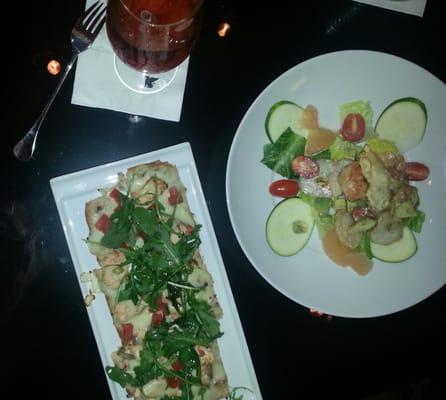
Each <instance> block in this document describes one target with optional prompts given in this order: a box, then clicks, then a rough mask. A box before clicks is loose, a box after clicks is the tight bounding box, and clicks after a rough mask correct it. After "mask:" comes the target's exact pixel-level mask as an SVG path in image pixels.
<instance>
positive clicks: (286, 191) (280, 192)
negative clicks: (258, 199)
mask: <svg viewBox="0 0 446 400" xmlns="http://www.w3.org/2000/svg"><path fill="white" fill-rule="evenodd" d="M299 190H300V187H299V184H298V183H297V181H293V180H292V179H279V180H278V181H274V182H273V183H271V185H269V192H270V193H271V194H272V195H273V196H278V197H294V196H296V195H297V194H298V193H299Z"/></svg>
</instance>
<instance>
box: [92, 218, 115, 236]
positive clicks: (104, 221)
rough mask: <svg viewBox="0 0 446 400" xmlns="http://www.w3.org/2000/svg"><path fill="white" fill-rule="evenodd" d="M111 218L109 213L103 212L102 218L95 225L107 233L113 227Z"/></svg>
mask: <svg viewBox="0 0 446 400" xmlns="http://www.w3.org/2000/svg"><path fill="white" fill-rule="evenodd" d="M111 224H112V222H111V219H110V217H109V216H108V215H107V214H102V215H101V216H100V218H99V219H98V220H97V221H96V223H95V224H94V226H95V227H96V228H97V229H98V230H100V231H101V232H102V233H107V232H108V230H109V229H110V227H111Z"/></svg>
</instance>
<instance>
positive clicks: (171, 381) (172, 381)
mask: <svg viewBox="0 0 446 400" xmlns="http://www.w3.org/2000/svg"><path fill="white" fill-rule="evenodd" d="M166 380H167V386H169V387H171V388H179V387H181V383H182V382H181V379H180V378H178V377H177V376H173V377H171V378H167V379H166Z"/></svg>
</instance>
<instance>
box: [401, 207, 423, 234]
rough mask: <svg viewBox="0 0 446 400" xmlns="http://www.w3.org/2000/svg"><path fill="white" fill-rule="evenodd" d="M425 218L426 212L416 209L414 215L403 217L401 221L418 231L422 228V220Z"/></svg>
mask: <svg viewBox="0 0 446 400" xmlns="http://www.w3.org/2000/svg"><path fill="white" fill-rule="evenodd" d="M425 219H426V214H425V213H424V212H423V211H420V210H417V211H416V215H415V216H413V217H408V218H403V221H404V223H405V224H406V225H407V227H408V228H409V229H411V230H412V231H414V232H417V233H420V232H421V229H422V228H423V222H424V220H425Z"/></svg>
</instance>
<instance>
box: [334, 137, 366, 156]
mask: <svg viewBox="0 0 446 400" xmlns="http://www.w3.org/2000/svg"><path fill="white" fill-rule="evenodd" d="M329 150H330V154H331V159H332V160H334V161H338V160H344V159H348V160H355V159H356V156H357V154H358V153H359V152H360V151H361V147H360V146H358V145H356V144H354V143H352V142H348V141H347V140H344V139H342V138H341V137H340V136H336V139H335V141H334V142H333V143H332V144H331V145H330V147H329Z"/></svg>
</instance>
